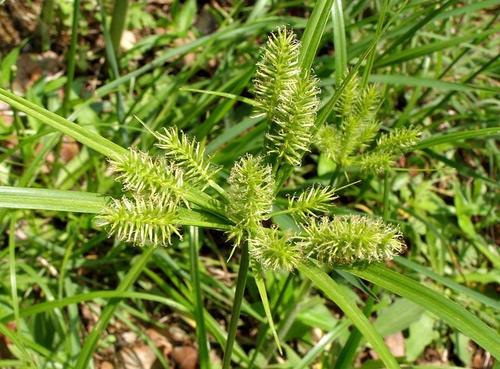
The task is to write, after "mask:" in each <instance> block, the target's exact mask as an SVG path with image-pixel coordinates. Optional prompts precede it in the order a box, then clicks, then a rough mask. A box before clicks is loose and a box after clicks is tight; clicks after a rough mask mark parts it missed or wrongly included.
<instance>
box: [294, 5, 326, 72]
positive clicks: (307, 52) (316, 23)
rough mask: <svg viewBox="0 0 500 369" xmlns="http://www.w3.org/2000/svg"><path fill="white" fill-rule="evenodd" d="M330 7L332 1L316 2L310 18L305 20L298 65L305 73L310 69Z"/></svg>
mask: <svg viewBox="0 0 500 369" xmlns="http://www.w3.org/2000/svg"><path fill="white" fill-rule="evenodd" d="M332 5H333V0H319V1H317V2H316V4H315V6H314V10H313V12H312V13H311V16H310V17H309V19H308V20H307V24H306V29H305V30H304V34H303V35H302V39H301V43H302V47H301V49H300V55H299V64H300V66H301V67H302V69H303V70H306V71H307V70H309V69H311V67H312V64H313V60H314V58H315V57H316V53H317V51H318V47H319V43H320V41H321V37H322V36H323V32H325V28H326V24H327V22H328V17H329V15H330V11H331V9H332Z"/></svg>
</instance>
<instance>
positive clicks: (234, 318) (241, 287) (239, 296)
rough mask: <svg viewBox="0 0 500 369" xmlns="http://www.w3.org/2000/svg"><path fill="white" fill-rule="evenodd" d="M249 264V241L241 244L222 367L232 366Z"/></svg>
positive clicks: (227, 368) (225, 368)
mask: <svg viewBox="0 0 500 369" xmlns="http://www.w3.org/2000/svg"><path fill="white" fill-rule="evenodd" d="M249 264H250V258H249V254H248V243H246V242H244V243H243V245H242V246H241V260H240V268H239V270H238V279H237V281H236V292H235V294H234V300H233V310H232V311H231V320H230V322H229V329H228V333H227V342H226V347H225V349H224V360H223V363H222V369H229V368H230V367H231V354H232V352H233V345H234V342H235V339H236V331H237V329H238V321H239V319H240V310H241V302H242V301H243V294H244V293H245V286H246V284H247V275H248V266H249Z"/></svg>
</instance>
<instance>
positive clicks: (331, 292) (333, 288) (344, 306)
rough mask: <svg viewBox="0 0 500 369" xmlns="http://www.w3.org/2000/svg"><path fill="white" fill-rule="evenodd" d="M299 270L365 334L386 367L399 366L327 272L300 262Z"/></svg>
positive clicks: (368, 322)
mask: <svg viewBox="0 0 500 369" xmlns="http://www.w3.org/2000/svg"><path fill="white" fill-rule="evenodd" d="M298 269H299V271H300V272H301V273H302V274H303V275H304V276H306V277H307V278H309V279H310V280H311V281H312V282H313V284H314V285H315V286H316V287H317V288H319V289H320V290H321V291H323V293H324V294H325V295H326V296H328V297H329V298H330V299H331V300H332V301H333V302H334V303H335V304H337V306H338V307H339V308H340V309H341V310H342V311H343V312H344V313H345V315H346V316H347V317H348V318H349V319H350V320H351V321H352V323H353V324H354V325H355V326H356V328H358V329H359V331H360V332H361V333H362V334H363V336H365V338H366V340H367V341H368V342H369V343H370V344H371V345H372V346H373V349H374V350H375V351H377V353H378V354H379V355H380V358H381V359H382V361H383V362H384V363H385V365H386V367H387V368H390V369H392V368H395V369H397V368H399V364H398V363H397V361H396V359H395V358H394V356H392V354H391V353H390V351H389V349H388V348H387V346H386V345H385V343H384V340H383V339H382V337H381V336H380V335H379V334H378V332H377V331H376V330H375V328H374V327H373V325H372V324H371V323H370V321H369V320H368V319H367V318H366V317H365V316H364V314H363V312H362V311H361V310H359V308H358V307H357V306H356V305H355V304H354V303H353V302H352V300H351V299H350V297H349V296H348V295H346V294H345V292H344V291H343V290H342V289H341V288H340V286H339V285H338V284H337V282H335V281H334V280H333V279H332V278H330V276H328V274H326V273H325V272H323V271H322V270H321V269H319V268H317V267H315V266H313V265H311V264H309V265H306V264H300V265H299V266H298Z"/></svg>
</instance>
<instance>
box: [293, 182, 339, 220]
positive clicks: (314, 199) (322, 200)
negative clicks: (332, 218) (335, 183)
mask: <svg viewBox="0 0 500 369" xmlns="http://www.w3.org/2000/svg"><path fill="white" fill-rule="evenodd" d="M336 198H337V196H336V195H335V189H334V188H333V187H329V186H311V187H310V188H308V189H307V190H305V191H304V192H302V193H301V194H300V195H299V196H297V197H292V198H290V199H289V200H288V210H289V211H290V212H291V213H292V215H293V214H296V215H298V216H299V217H300V218H302V219H304V218H306V217H307V216H313V215H315V213H320V212H327V211H328V210H329V208H330V206H331V205H332V202H333V200H335V199H336Z"/></svg>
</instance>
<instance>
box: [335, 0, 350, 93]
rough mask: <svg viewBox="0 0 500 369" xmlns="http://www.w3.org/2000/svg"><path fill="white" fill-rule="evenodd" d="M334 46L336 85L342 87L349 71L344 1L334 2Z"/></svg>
mask: <svg viewBox="0 0 500 369" xmlns="http://www.w3.org/2000/svg"><path fill="white" fill-rule="evenodd" d="M332 23H333V45H334V47H335V83H336V85H337V86H340V84H341V83H342V78H344V76H345V75H346V71H347V42H346V39H345V25H344V10H343V9H342V0H334V2H333V7H332Z"/></svg>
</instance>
